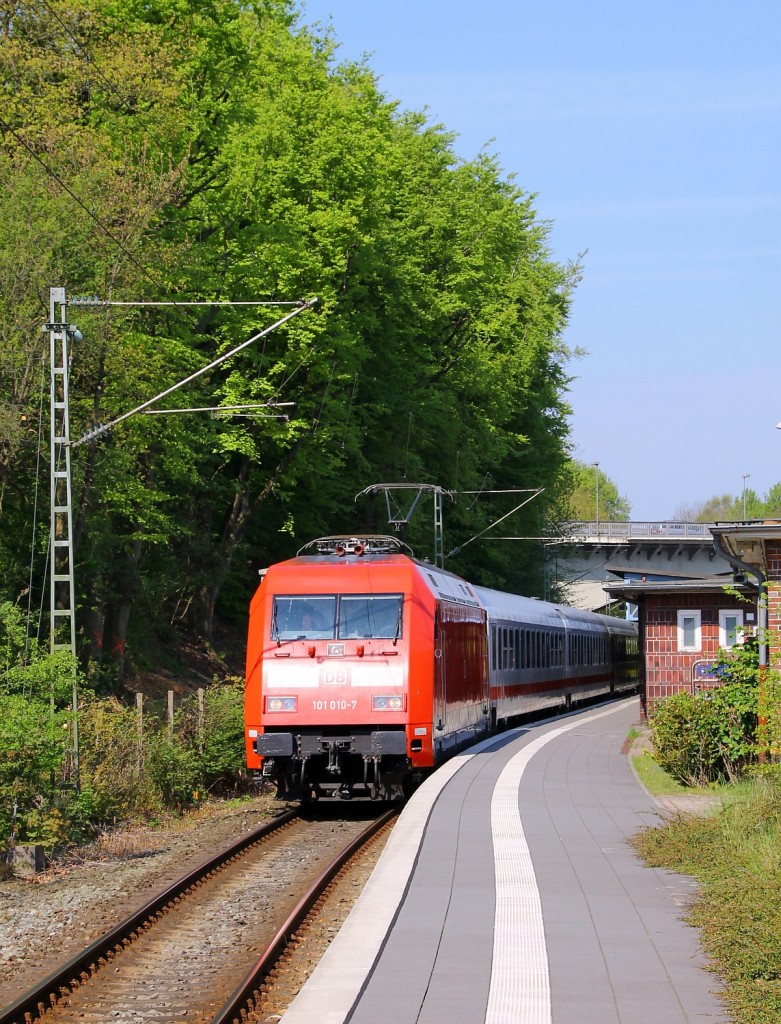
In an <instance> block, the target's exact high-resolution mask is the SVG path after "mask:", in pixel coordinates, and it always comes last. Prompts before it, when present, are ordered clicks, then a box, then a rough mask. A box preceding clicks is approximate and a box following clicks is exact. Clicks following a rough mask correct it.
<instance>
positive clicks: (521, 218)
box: [0, 0, 623, 678]
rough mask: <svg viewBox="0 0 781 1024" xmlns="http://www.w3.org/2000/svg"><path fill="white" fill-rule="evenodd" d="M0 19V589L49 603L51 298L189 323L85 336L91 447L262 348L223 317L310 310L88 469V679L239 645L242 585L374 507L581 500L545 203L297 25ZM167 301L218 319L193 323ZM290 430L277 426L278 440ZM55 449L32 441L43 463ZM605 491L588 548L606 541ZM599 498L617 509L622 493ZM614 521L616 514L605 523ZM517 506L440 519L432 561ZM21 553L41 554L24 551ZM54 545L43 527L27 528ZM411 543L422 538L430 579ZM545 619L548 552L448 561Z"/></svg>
mask: <svg viewBox="0 0 781 1024" xmlns="http://www.w3.org/2000/svg"><path fill="white" fill-rule="evenodd" d="M4 11H5V13H4V14H3V15H2V17H1V18H0V68H1V69H2V77H1V78H0V81H2V85H1V86H0V90H1V92H2V114H0V283H2V287H0V306H1V307H2V308H1V310H0V311H1V312H2V321H1V322H2V327H0V331H1V332H2V336H1V337H0V430H1V431H2V436H1V438H0V511H1V512H2V516H3V527H4V528H3V531H2V540H0V565H2V568H3V570H4V572H3V580H4V582H3V584H2V591H3V596H5V597H6V598H9V599H11V600H16V599H17V598H18V596H19V595H20V594H21V593H22V592H23V591H24V590H25V588H26V587H27V586H28V566H29V548H30V543H31V541H32V543H33V547H34V550H35V552H36V553H37V555H38V558H37V561H36V562H35V571H34V574H33V579H32V585H33V589H34V597H35V600H36V602H37V601H38V600H39V599H40V597H41V594H42V588H43V575H44V558H43V552H44V551H45V548H46V537H45V532H44V529H43V528H42V527H41V526H40V523H41V518H42V517H41V516H40V511H39V512H38V513H37V514H36V512H35V505H36V499H35V495H36V493H37V492H36V485H35V480H36V473H37V472H38V470H37V460H38V451H39V449H40V448H41V447H42V446H43V447H45V438H46V429H47V424H46V419H47V416H46V410H45V394H46V366H45V361H46V353H45V350H44V347H43V342H42V338H41V332H40V326H41V323H42V322H43V320H45V319H46V318H47V314H48V289H49V287H50V286H51V285H58V284H61V285H64V286H65V287H66V288H67V292H68V294H69V295H74V294H75V295H79V294H94V295H99V296H101V297H102V298H106V299H112V300H125V301H129V300H133V301H141V300H148V301H159V300H163V299H165V300H169V301H174V302H176V303H177V304H176V305H169V306H147V307H143V308H136V307H122V306H113V307H102V308H98V309H91V310H87V309H83V310H78V309H75V308H73V309H72V310H71V319H72V320H74V321H77V322H78V326H79V327H80V329H81V330H82V332H83V334H84V340H83V341H82V342H80V343H78V344H77V345H74V346H73V352H72V357H73V362H72V367H71V397H72V410H71V412H72V433H73V435H74V436H75V437H78V436H79V435H80V434H81V433H82V432H83V431H85V430H87V429H89V428H90V427H92V426H93V425H94V424H96V423H98V422H107V421H109V420H111V419H112V418H114V417H116V416H118V415H120V414H122V413H123V412H125V411H128V410H129V409H131V408H133V407H135V406H136V405H138V404H139V403H140V402H142V401H144V400H146V399H148V398H150V397H152V396H153V395H154V394H157V393H159V392H160V391H162V390H164V389H165V388H167V387H169V386H170V385H171V384H172V383H174V382H176V381H178V380H180V379H182V378H183V377H186V376H188V375H190V374H191V373H193V372H194V371H195V370H196V369H198V368H200V367H202V366H204V365H206V364H207V363H210V362H211V361H213V360H214V359H215V357H216V356H217V355H219V354H221V353H224V352H227V351H228V350H230V349H231V348H233V347H235V346H236V345H237V344H239V343H240V342H242V341H244V340H245V339H247V338H249V337H251V336H252V335H254V334H256V333H258V332H259V330H261V329H262V328H264V327H266V326H268V325H270V324H271V323H272V322H273V320H274V319H276V317H277V316H278V315H281V312H280V311H279V310H278V309H276V310H275V309H273V308H272V309H268V308H266V309H264V308H260V307H253V306H238V307H224V306H220V305H218V303H219V302H220V301H222V300H226V299H231V300H244V301H252V300H257V299H264V300H274V301H287V300H297V299H303V298H310V297H312V296H317V297H318V300H319V301H318V304H317V305H316V306H315V307H314V309H313V310H312V311H310V312H306V313H302V314H300V315H298V316H297V317H296V318H295V319H292V320H290V321H289V323H288V324H287V325H285V326H284V327H282V328H280V329H278V330H276V331H273V332H272V333H270V334H268V335H267V336H266V337H265V338H264V339H262V341H259V342H258V343H256V344H254V345H252V346H249V347H247V348H246V349H244V350H243V351H242V352H241V353H240V354H238V355H236V356H235V357H233V358H232V359H230V360H229V361H228V362H226V363H225V364H223V365H222V366H220V367H219V368H218V369H216V370H214V371H213V372H212V373H210V374H209V375H207V376H204V377H199V378H198V379H197V380H196V381H194V382H193V383H192V384H190V385H188V387H187V388H186V389H185V390H183V391H181V392H178V393H177V394H176V395H175V396H172V397H171V399H169V400H168V402H169V403H176V404H177V405H178V406H179V407H202V406H203V407H207V406H226V407H227V406H236V405H243V404H249V403H251V404H255V405H257V404H259V403H276V402H285V403H291V404H286V405H285V406H284V407H281V408H279V409H278V410H273V409H271V410H268V413H271V414H274V415H276V416H278V417H280V418H267V416H264V415H258V414H247V415H235V414H231V413H228V412H226V413H225V414H221V415H219V416H214V417H212V416H209V415H207V414H198V413H193V414H188V415H168V416H143V415H138V416H135V417H133V418H131V419H129V420H126V421H124V422H123V423H122V424H121V425H119V426H118V427H116V428H115V429H114V430H113V431H112V432H111V433H110V434H109V435H108V436H105V437H103V438H100V439H98V438H93V439H92V440H90V441H88V442H86V443H84V444H83V445H81V446H80V447H78V448H75V449H74V453H73V466H74V468H73V472H74V494H75V503H76V525H75V541H76V546H77V591H78V593H77V603H78V610H79V621H80V622H81V623H82V624H83V626H82V635H81V637H80V650H81V651H82V654H83V661H84V663H85V664H87V665H88V667H89V669H90V671H91V672H93V673H94V672H96V671H97V672H104V671H105V669H106V666H109V667H111V666H113V672H114V676H115V678H119V677H120V676H121V673H122V670H123V667H124V661H125V655H126V650H127V643H128V637H129V636H130V640H131V644H132V639H133V624H134V623H135V624H136V625H135V628H136V631H137V632H136V634H135V635H136V636H138V635H139V632H140V630H141V628H142V627H144V628H151V629H152V630H153V632H154V633H155V634H156V636H157V637H158V640H159V641H162V642H165V641H166V639H167V638H170V637H171V636H173V633H174V632H175V631H176V630H177V629H179V628H180V627H183V628H187V629H188V630H191V631H193V630H194V631H197V632H198V633H200V634H201V635H203V636H206V637H208V636H209V635H210V633H211V629H212V625H213V621H214V615H215V610H216V609H217V608H218V607H219V611H220V614H221V615H224V616H228V617H230V616H234V617H235V618H237V619H239V618H240V619H243V617H244V609H245V607H246V601H247V596H248V592H249V589H250V588H251V587H252V585H253V584H254V581H255V579H256V576H255V573H254V569H255V568H256V567H257V566H258V565H263V564H268V563H269V562H270V561H272V560H275V559H277V558H279V557H285V556H288V555H290V554H291V553H293V552H294V551H295V550H296V549H297V547H299V546H300V544H301V543H303V542H304V541H306V540H308V539H310V538H311V537H312V536H315V535H318V534H322V533H334V532H337V531H339V530H350V531H354V530H355V529H356V527H361V528H364V529H383V528H385V527H384V509H383V508H381V507H380V506H379V505H378V504H372V503H371V502H369V501H366V502H363V503H362V504H360V505H358V506H356V505H355V502H354V498H355V495H356V494H357V493H358V492H359V491H361V490H362V489H363V488H364V487H366V486H367V484H371V483H375V482H378V481H385V480H388V481H395V480H402V479H407V480H420V481H423V482H431V483H437V484H440V485H442V486H444V487H448V488H454V489H458V490H461V491H466V490H472V491H478V490H482V491H483V492H488V491H500V490H506V489H509V488H519V487H520V488H536V487H540V488H544V493H543V496H542V497H541V498H540V499H538V500H537V501H536V502H532V503H531V504H530V505H529V506H527V507H526V508H525V509H524V510H523V511H521V512H519V513H517V514H516V515H515V517H514V519H513V521H512V526H513V528H514V529H515V531H516V532H517V533H518V534H520V535H529V536H539V535H540V533H541V532H542V528H543V524H544V523H545V521H546V520H547V519H548V518H549V517H550V516H551V515H558V514H561V512H562V510H563V505H562V502H563V500H564V498H565V496H566V493H567V491H568V489H569V488H570V486H571V483H572V479H571V470H570V464H569V455H568V446H569V440H568V427H567V420H566V417H567V413H568V411H569V410H568V407H567V403H566V390H567V384H568V376H567V363H568V359H569V356H570V353H569V352H568V350H567V347H566V345H565V343H564V341H563V337H562V335H563V330H564V327H565V325H566V321H567V313H568V304H569V295H570V292H571V289H572V287H573V286H574V283H575V281H576V278H577V272H578V270H577V267H567V266H561V265H559V264H557V263H556V262H554V261H553V260H552V259H551V256H550V253H549V251H548V248H547V240H546V232H547V228H546V226H545V224H543V223H541V222H540V221H539V220H538V219H537V217H536V214H535V211H534V209H533V206H532V201H531V197H530V196H529V194H528V193H526V192H525V191H524V190H523V189H522V188H521V187H520V186H519V185H518V184H517V183H516V182H515V181H514V180H513V179H512V178H509V177H507V176H505V175H504V174H503V172H502V169H501V167H500V165H499V163H498V162H497V160H496V159H495V158H494V157H493V156H491V155H489V154H488V153H485V152H483V153H481V154H479V155H478V156H477V157H476V158H474V159H473V160H461V159H459V158H457V157H456V155H455V153H454V150H453V138H452V136H451V135H450V134H449V133H448V132H447V131H446V130H445V129H443V128H442V127H440V126H432V125H431V124H429V123H428V122H427V121H426V119H425V117H424V116H423V115H421V114H417V113H414V112H402V111H400V110H399V108H398V106H397V105H396V104H395V103H394V102H392V101H391V100H389V99H388V98H387V97H386V96H384V95H383V94H382V92H381V91H380V89H379V86H378V84H377V80H376V78H375V76H374V74H373V73H372V71H371V70H370V69H369V67H368V66H367V65H366V64H364V63H357V64H356V63H346V64H337V63H336V61H335V58H334V50H335V47H334V42H333V40H332V39H331V38H330V37H329V35H327V34H321V33H319V32H317V31H315V30H313V29H310V28H307V27H306V26H305V25H303V23H302V21H301V17H300V14H299V12H298V11H297V10H296V8H295V7H294V5H293V4H292V3H289V2H287V0H257V2H254V3H249V4H245V3H242V4H239V3H237V2H234V0H213V2H211V3H209V4H204V3H201V2H199V0H145V2H144V3H140V2H136V0H130V2H127V0H122V2H121V3H120V2H118V0H68V3H65V2H64V0H23V2H22V3H19V4H15V5H13V6H12V7H10V8H9V7H6V8H4ZM185 300H199V301H203V302H205V303H209V304H208V305H204V306H198V307H187V306H184V305H181V303H182V302H183V301H185ZM283 416H284V417H285V418H281V417H283ZM42 439H43V440H42ZM608 483H609V482H608V481H607V479H606V478H605V487H604V489H605V497H604V501H605V510H606V518H608V517H609V515H608V512H609V510H610V509H611V508H612V509H613V510H614V511H616V510H617V514H621V513H622V512H623V505H622V502H623V499H621V498H619V497H618V495H617V492H616V493H615V495H612V494H611V491H610V487H609V486H608ZM613 490H615V489H614V488H613ZM601 500H602V498H601ZM503 501H504V499H503V498H502V497H501V496H499V497H496V496H488V495H487V493H486V494H485V496H484V497H483V498H482V499H479V500H478V499H476V498H475V497H474V496H468V497H461V498H458V499H457V500H454V501H453V502H452V503H448V504H447V508H446V530H447V538H446V545H447V546H451V545H452V546H454V547H455V546H458V545H459V543H460V542H463V541H464V540H465V539H467V538H469V537H471V536H474V535H476V534H477V533H479V532H480V531H481V530H483V529H485V527H487V526H488V525H489V524H490V523H491V522H492V521H493V520H494V519H496V518H498V516H499V515H502V514H504V512H506V511H507V510H508V507H507V505H506V503H505V504H502V503H503ZM35 518H37V521H38V523H39V526H38V529H37V533H36V535H35V537H34V538H33V521H34V519H35ZM43 519H45V516H44V517H43ZM431 534H432V529H431V523H430V520H428V519H427V518H426V517H425V516H423V515H422V514H420V515H419V516H418V518H417V519H416V520H415V522H414V523H413V525H412V527H411V530H410V536H409V540H410V541H411V543H412V544H413V546H415V547H416V548H417V550H418V551H419V553H420V554H430V553H431ZM449 565H450V567H451V568H453V569H454V570H456V571H461V572H464V573H466V574H467V575H470V576H472V577H473V578H475V579H482V580H483V581H484V582H488V583H493V584H498V585H506V586H510V587H513V588H516V589H520V590H526V591H528V592H535V591H536V592H539V587H540V584H541V560H540V557H539V552H538V551H536V550H532V549H531V548H530V549H529V551H528V552H527V553H526V554H524V555H522V556H520V557H519V556H518V551H517V546H516V545H512V550H510V547H509V546H507V547H502V546H501V545H484V546H479V545H473V546H471V547H469V548H467V549H466V550H465V552H464V553H463V555H460V556H458V557H457V558H456V557H454V558H453V559H451V561H450V563H449Z"/></svg>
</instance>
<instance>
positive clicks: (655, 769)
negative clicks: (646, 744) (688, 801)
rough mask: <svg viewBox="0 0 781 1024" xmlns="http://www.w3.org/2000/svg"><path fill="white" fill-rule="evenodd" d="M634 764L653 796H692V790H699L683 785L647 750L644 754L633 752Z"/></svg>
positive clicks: (641, 779)
mask: <svg viewBox="0 0 781 1024" xmlns="http://www.w3.org/2000/svg"><path fill="white" fill-rule="evenodd" d="M632 764H633V765H634V768H635V771H636V772H637V775H638V778H639V779H640V781H641V782H642V784H643V785H644V786H645V788H646V789H647V790H648V792H649V793H650V794H651V795H652V796H690V795H691V794H692V792H697V790H692V789H691V788H690V787H688V786H683V785H681V783H680V782H677V781H676V780H675V779H674V778H672V776H671V775H668V774H667V772H666V771H665V770H664V769H663V768H660V767H659V765H658V764H657V763H656V761H655V760H654V758H653V755H652V754H650V753H649V752H648V751H647V750H645V751H643V753H642V754H633V755H632Z"/></svg>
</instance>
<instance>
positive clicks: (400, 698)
mask: <svg viewBox="0 0 781 1024" xmlns="http://www.w3.org/2000/svg"><path fill="white" fill-rule="evenodd" d="M403 710H404V694H403V693H373V694H372V711H403Z"/></svg>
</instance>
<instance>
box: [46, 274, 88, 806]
mask: <svg viewBox="0 0 781 1024" xmlns="http://www.w3.org/2000/svg"><path fill="white" fill-rule="evenodd" d="M58 307H59V315H58ZM67 312H68V308H67V303H66V299H65V289H64V288H50V289H49V323H47V324H44V328H43V329H44V331H48V332H49V371H50V377H49V459H50V462H49V465H50V470H49V474H50V475H49V495H50V503H49V512H50V516H49V545H50V549H49V557H50V564H51V585H50V587H49V616H50V618H49V631H50V649H51V652H52V653H54V652H55V651H58V650H67V651H69V652H70V653H71V655H72V656H73V683H72V689H71V710H72V713H73V721H72V723H71V736H72V741H73V743H72V754H73V783H74V786H75V787H76V791H77V792H78V790H79V785H80V780H79V687H78V677H77V673H76V612H75V607H76V598H75V584H74V576H73V500H72V485H71V450H70V414H69V402H68V375H69V370H70V358H69V355H68V342H69V340H70V337H71V336H72V335H75V333H76V332H75V329H74V328H73V327H72V326H71V324H69V323H68V317H67Z"/></svg>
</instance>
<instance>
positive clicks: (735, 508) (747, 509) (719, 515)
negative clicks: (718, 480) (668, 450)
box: [673, 482, 781, 523]
mask: <svg viewBox="0 0 781 1024" xmlns="http://www.w3.org/2000/svg"><path fill="white" fill-rule="evenodd" d="M779 518H781V482H779V483H776V484H773V486H772V487H771V488H770V489H769V490H768V491H767V492H766V494H765V495H764V496H763V497H762V496H760V495H759V494H758V493H757V492H756V491H755V490H754V489H753V488H751V487H747V488H746V491H745V494H744V493H743V491H741V493H740V494H714V495H713V496H712V497H710V498H707V499H706V500H705V501H699V502H692V503H689V504H686V505H679V507H678V508H677V509H676V510H675V512H674V513H673V519H674V520H675V521H680V522H689V523H718V522H737V521H740V520H743V519H746V520H748V519H779Z"/></svg>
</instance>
